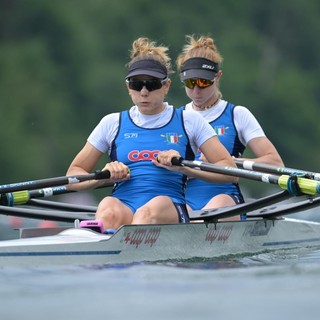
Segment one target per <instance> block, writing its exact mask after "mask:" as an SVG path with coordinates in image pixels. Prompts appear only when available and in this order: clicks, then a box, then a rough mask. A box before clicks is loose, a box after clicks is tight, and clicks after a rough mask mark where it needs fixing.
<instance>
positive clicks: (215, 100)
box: [192, 95, 221, 111]
mask: <svg viewBox="0 0 320 320" xmlns="http://www.w3.org/2000/svg"><path fill="white" fill-rule="evenodd" d="M220 99H221V96H220V95H218V97H214V99H212V100H213V103H211V102H209V103H208V104H205V105H203V106H196V105H195V104H194V102H192V108H193V109H194V110H196V111H203V110H208V109H211V108H213V107H214V106H216V105H217V104H218V103H219V101H220Z"/></svg>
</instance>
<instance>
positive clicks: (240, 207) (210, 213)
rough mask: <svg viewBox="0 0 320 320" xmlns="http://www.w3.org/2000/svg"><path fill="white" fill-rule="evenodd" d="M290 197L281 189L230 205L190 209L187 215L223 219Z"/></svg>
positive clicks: (214, 219) (194, 217)
mask: <svg viewBox="0 0 320 320" xmlns="http://www.w3.org/2000/svg"><path fill="white" fill-rule="evenodd" d="M290 197H291V196H290V194H289V193H288V191H286V190H282V191H280V192H278V193H275V194H272V195H268V196H266V197H263V198H260V199H257V200H254V201H251V202H247V203H242V204H237V205H234V206H231V207H224V208H216V209H204V210H195V211H191V212H190V213H189V216H190V220H204V221H217V220H219V219H225V218H229V217H233V216H236V215H239V214H244V213H248V212H250V211H253V210H258V209H261V208H264V207H266V206H270V205H272V204H274V203H277V202H280V201H284V200H286V199H288V198H290Z"/></svg>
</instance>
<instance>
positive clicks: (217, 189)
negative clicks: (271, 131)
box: [182, 100, 264, 210]
mask: <svg viewBox="0 0 320 320" xmlns="http://www.w3.org/2000/svg"><path fill="white" fill-rule="evenodd" d="M182 109H186V110H190V109H192V103H189V104H187V105H186V106H184V107H182ZM198 113H200V114H201V115H202V116H203V117H204V118H205V119H206V120H207V121H208V122H209V124H210V125H211V126H212V127H213V128H214V130H215V132H216V133H217V135H218V137H219V140H220V141H221V143H222V144H223V145H224V146H225V148H226V149H227V150H228V152H229V153H230V155H232V156H233V157H235V158H237V157H241V155H242V154H243V152H244V150H245V148H246V144H247V143H248V141H250V140H251V139H253V138H255V137H260V136H264V132H263V131H262V129H261V126H260V125H259V123H258V121H257V120H256V119H255V117H254V116H253V115H252V113H251V112H250V111H249V110H248V109H247V108H245V107H242V106H235V105H234V104H232V103H229V102H227V101H225V100H220V101H219V103H218V104H217V105H216V106H214V107H213V108H209V109H207V110H204V111H198ZM200 156H201V152H198V153H197V155H196V159H197V160H199V158H200ZM219 194H227V195H229V196H230V197H231V198H232V199H233V200H234V202H235V203H236V204H240V203H243V202H244V199H243V196H242V193H241V190H240V187H239V184H238V183H223V184H217V183H207V182H205V181H202V180H200V179H190V180H189V181H188V185H187V189H186V200H187V204H188V205H189V206H190V207H191V208H192V209H193V210H200V209H202V208H203V207H204V206H205V205H206V204H207V203H208V202H209V201H210V200H211V198H213V197H214V196H216V195H219Z"/></svg>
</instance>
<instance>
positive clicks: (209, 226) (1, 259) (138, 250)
mask: <svg viewBox="0 0 320 320" xmlns="http://www.w3.org/2000/svg"><path fill="white" fill-rule="evenodd" d="M41 231H42V232H47V233H48V232H51V231H52V230H51V229H41ZM300 247H304V248H305V247H320V223H317V222H310V221H303V220H296V219H289V218H281V219H276V220H268V219H261V218H255V219H248V220H246V221H234V222H218V223H191V224H172V225H126V226H123V227H121V228H120V229H119V230H118V231H117V232H116V233H115V234H113V235H105V234H101V233H97V232H95V231H92V230H90V229H84V228H70V229H66V230H63V231H61V232H59V233H58V234H55V235H47V236H40V237H39V236H37V237H29V238H20V239H15V240H7V241H1V242H0V266H1V267H4V266H39V265H41V266H43V265H50V266H52V265H95V264H118V263H134V262H151V261H153V262H154V261H164V260H165V261H167V260H175V261H177V260H178V261H182V260H188V259H212V258H217V257H222V256H229V255H237V256H238V255H252V254H257V253H263V252H270V251H275V250H280V249H292V248H300Z"/></svg>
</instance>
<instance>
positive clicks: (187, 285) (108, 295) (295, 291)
mask: <svg viewBox="0 0 320 320" xmlns="http://www.w3.org/2000/svg"><path fill="white" fill-rule="evenodd" d="M319 298H320V249H319V250H307V249H304V250H299V251H293V250H290V251H282V252H277V253H276V254H268V253H265V254H261V255H257V256H251V257H232V258H230V259H227V258H226V259H225V260H211V261H190V262H187V263H186V262H184V263H182V262H166V263H154V264H145V263H140V264H132V265H114V266H104V265H98V266H91V267H89V268H83V267H59V268H56V267H52V268H28V269H26V268H24V269H22V268H21V269H20V268H19V267H17V268H3V269H0V319H3V320H11V319H12V320H17V319H319V312H320V301H319Z"/></svg>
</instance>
